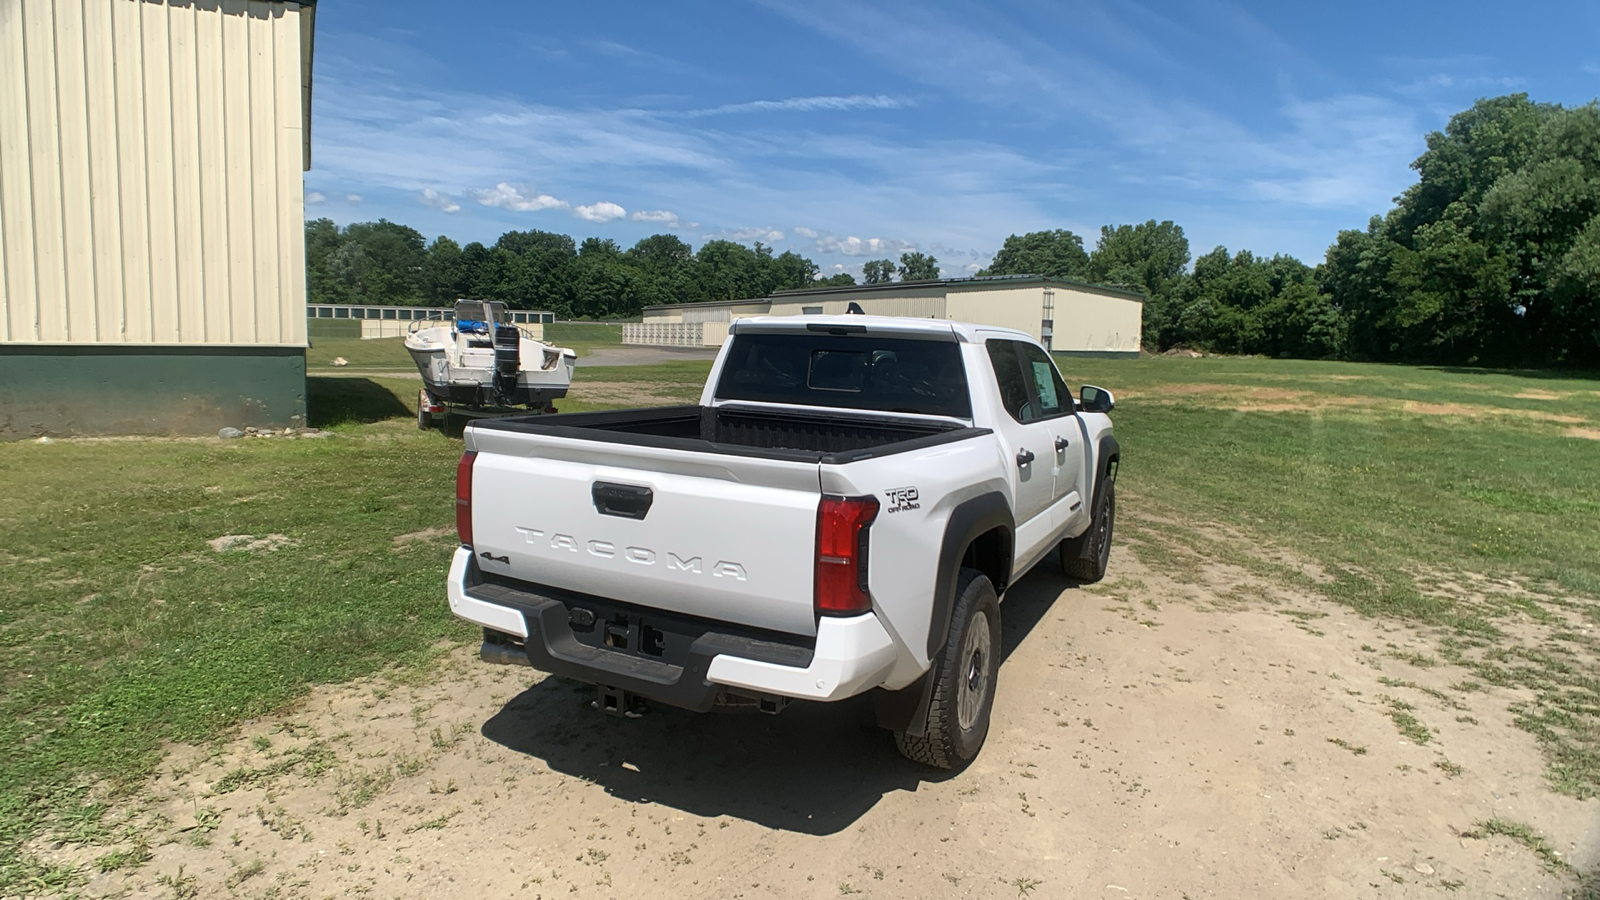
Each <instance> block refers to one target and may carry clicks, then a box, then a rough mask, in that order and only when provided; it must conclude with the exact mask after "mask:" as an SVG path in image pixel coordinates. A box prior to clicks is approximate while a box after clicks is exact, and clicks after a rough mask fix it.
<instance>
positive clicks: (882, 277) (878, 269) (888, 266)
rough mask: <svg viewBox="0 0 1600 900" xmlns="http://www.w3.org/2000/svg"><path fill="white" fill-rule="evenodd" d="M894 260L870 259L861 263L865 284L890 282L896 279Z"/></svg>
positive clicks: (862, 279) (862, 278) (862, 277)
mask: <svg viewBox="0 0 1600 900" xmlns="http://www.w3.org/2000/svg"><path fill="white" fill-rule="evenodd" d="M894 271H895V269H894V260H892V259H869V260H867V261H866V262H864V263H862V264H861V281H862V283H863V284H888V283H889V282H891V281H893V280H894Z"/></svg>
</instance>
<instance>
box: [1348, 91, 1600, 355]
mask: <svg viewBox="0 0 1600 900" xmlns="http://www.w3.org/2000/svg"><path fill="white" fill-rule="evenodd" d="M1427 143H1428V149H1427V150H1426V151H1425V152H1424V153H1423V154H1422V156H1420V157H1418V158H1417V160H1416V161H1415V162H1414V163H1412V167H1413V168H1415V169H1416V170H1417V173H1418V181H1417V183H1416V184H1414V185H1412V186H1411V187H1410V188H1408V189H1407V190H1406V191H1405V193H1403V194H1402V195H1401V196H1400V197H1399V198H1398V199H1397V201H1396V206H1395V208H1394V209H1393V210H1391V211H1390V212H1389V213H1388V214H1387V215H1385V216H1382V217H1374V218H1373V220H1372V222H1371V224H1370V225H1369V226H1368V228H1367V230H1366V231H1365V232H1357V231H1346V232H1341V233H1340V235H1339V237H1338V239H1337V240H1336V241H1335V243H1334V245H1333V247H1331V248H1329V250H1328V256H1327V260H1326V262H1325V264H1324V265H1323V267H1322V269H1321V281H1322V285H1323V287H1324V289H1325V291H1326V292H1327V294H1328V295H1329V296H1330V297H1331V298H1332V302H1333V304H1334V305H1335V306H1336V307H1338V308H1339V309H1340V310H1341V311H1342V313H1343V314H1344V316H1345V321H1346V324H1347V327H1348V331H1347V346H1348V352H1349V353H1350V354H1351V355H1353V356H1355V357H1356V358H1363V359H1389V360H1402V361H1418V362H1441V363H1478V364H1504V365H1536V366H1548V365H1568V366H1595V365H1597V364H1600V279H1596V278H1595V267H1594V266H1593V265H1592V260H1593V259H1594V258H1595V256H1596V255H1597V253H1600V251H1597V250H1596V246H1597V239H1600V222H1597V220H1596V216H1597V215H1600V109H1597V107H1596V105H1595V104H1593V103H1590V104H1588V105H1586V106H1582V107H1577V108H1573V109H1565V108H1563V107H1560V106H1557V105H1554V104H1539V103H1533V102H1532V101H1530V100H1529V99H1528V97H1527V95H1526V94H1512V95H1509V96H1506V97H1496V98H1491V99H1485V100H1479V101H1478V102H1477V103H1476V104H1474V105H1473V107H1472V108H1471V109H1468V110H1465V111H1463V112H1461V113H1458V114H1457V115H1455V116H1453V117H1451V120H1450V123H1449V124H1448V125H1447V126H1446V127H1445V129H1444V130H1443V131H1442V132H1434V133H1432V134H1430V135H1428V140H1427Z"/></svg>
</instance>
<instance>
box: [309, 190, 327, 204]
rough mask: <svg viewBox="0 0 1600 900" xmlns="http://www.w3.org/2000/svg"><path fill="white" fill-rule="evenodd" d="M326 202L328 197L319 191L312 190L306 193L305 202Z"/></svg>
mask: <svg viewBox="0 0 1600 900" xmlns="http://www.w3.org/2000/svg"><path fill="white" fill-rule="evenodd" d="M326 202H328V198H327V197H324V196H323V195H322V193H321V192H319V191H312V192H311V193H309V194H307V195H306V203H326Z"/></svg>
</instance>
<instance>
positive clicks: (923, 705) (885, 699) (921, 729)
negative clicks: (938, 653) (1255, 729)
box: [872, 660, 939, 737]
mask: <svg viewBox="0 0 1600 900" xmlns="http://www.w3.org/2000/svg"><path fill="white" fill-rule="evenodd" d="M938 670H939V666H938V661H937V660H935V661H934V665H932V666H929V667H928V671H927V672H925V673H923V675H922V677H921V678H919V679H917V680H916V681H913V682H912V683H910V684H908V685H906V686H905V687H903V688H901V689H900V690H898V691H889V690H884V689H883V688H878V689H876V690H874V691H873V692H872V707H873V711H874V712H876V713H877V716H878V727H879V728H887V729H888V730H890V731H895V732H900V733H903V734H908V735H910V736H912V737H922V736H923V735H924V734H926V733H927V731H928V706H929V704H931V703H932V702H933V673H935V672H937V671H938Z"/></svg>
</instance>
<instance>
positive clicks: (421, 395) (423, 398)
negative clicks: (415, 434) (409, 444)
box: [417, 391, 433, 431]
mask: <svg viewBox="0 0 1600 900" xmlns="http://www.w3.org/2000/svg"><path fill="white" fill-rule="evenodd" d="M432 427H433V414H432V413H430V412H428V392H427V391H418V392H417V430H418V431H427V430H428V429H429V428H432Z"/></svg>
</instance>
